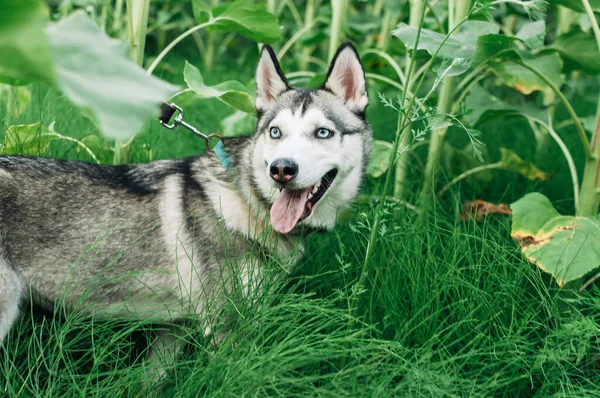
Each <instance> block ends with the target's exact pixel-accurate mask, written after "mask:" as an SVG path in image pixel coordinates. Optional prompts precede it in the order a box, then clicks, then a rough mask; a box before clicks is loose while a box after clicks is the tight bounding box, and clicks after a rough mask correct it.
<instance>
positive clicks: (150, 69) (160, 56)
mask: <svg viewBox="0 0 600 398" xmlns="http://www.w3.org/2000/svg"><path fill="white" fill-rule="evenodd" d="M215 20H216V19H213V20H211V21H208V22H205V23H203V24H200V25H196V26H194V27H191V28H189V29H188V30H186V31H185V32H183V33H182V34H180V35H179V36H177V37H176V38H175V40H173V41H172V42H171V43H169V45H168V46H166V47H165V48H164V49H163V50H162V51H161V52H160V54H158V56H157V57H156V58H155V59H154V61H153V62H152V64H151V65H150V66H149V67H148V70H147V71H146V73H147V74H148V75H151V74H152V72H154V69H156V67H157V66H158V64H159V63H160V61H162V60H163V58H164V57H165V56H166V55H167V54H168V53H169V51H171V50H172V49H173V47H175V46H176V45H177V44H178V43H179V42H180V41H182V40H183V39H185V38H186V37H188V36H189V35H191V34H192V33H194V32H196V31H198V30H200V29H204V28H206V27H207V26H210V25H212V24H213V23H214V21H215Z"/></svg>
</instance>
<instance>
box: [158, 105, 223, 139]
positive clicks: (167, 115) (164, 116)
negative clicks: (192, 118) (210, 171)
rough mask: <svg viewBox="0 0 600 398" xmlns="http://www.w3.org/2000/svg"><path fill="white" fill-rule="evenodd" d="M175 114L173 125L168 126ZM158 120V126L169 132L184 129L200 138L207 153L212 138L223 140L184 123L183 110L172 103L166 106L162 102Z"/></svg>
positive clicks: (218, 136) (216, 135)
mask: <svg viewBox="0 0 600 398" xmlns="http://www.w3.org/2000/svg"><path fill="white" fill-rule="evenodd" d="M175 114H177V116H175V119H174V120H173V123H171V124H169V121H170V120H171V118H172V117H173V115H175ZM158 120H159V121H160V124H161V125H162V126H163V127H165V128H168V129H169V130H173V129H174V128H175V127H177V126H182V127H185V128H186V129H188V130H189V131H191V132H192V133H194V134H195V135H196V136H198V137H200V138H202V139H203V140H204V142H205V143H206V149H208V150H209V151H210V150H211V148H210V145H209V144H210V141H211V140H212V139H213V138H218V139H219V140H222V139H223V137H221V136H220V135H219V134H208V135H206V134H204V133H203V132H201V131H200V130H198V129H197V128H195V127H194V126H192V125H191V124H189V123H187V122H186V121H184V120H183V109H181V107H179V106H177V105H175V104H174V103H170V104H167V103H165V102H163V103H162V104H160V116H159V118H158Z"/></svg>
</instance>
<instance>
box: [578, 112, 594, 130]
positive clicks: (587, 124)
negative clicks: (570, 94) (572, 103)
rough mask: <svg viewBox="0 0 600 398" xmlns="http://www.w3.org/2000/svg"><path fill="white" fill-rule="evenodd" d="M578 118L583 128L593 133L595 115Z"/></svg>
mask: <svg viewBox="0 0 600 398" xmlns="http://www.w3.org/2000/svg"><path fill="white" fill-rule="evenodd" d="M579 120H581V124H583V128H584V129H586V130H587V131H589V132H590V133H593V132H594V131H595V130H596V124H597V121H596V115H590V116H580V117H579Z"/></svg>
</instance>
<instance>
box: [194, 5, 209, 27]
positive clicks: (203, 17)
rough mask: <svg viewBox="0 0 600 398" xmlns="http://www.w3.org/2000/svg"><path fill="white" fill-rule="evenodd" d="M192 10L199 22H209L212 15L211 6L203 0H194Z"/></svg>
mask: <svg viewBox="0 0 600 398" xmlns="http://www.w3.org/2000/svg"><path fill="white" fill-rule="evenodd" d="M192 12H193V13H194V18H195V19H196V21H197V22H198V23H199V24H202V23H205V22H208V21H209V20H210V18H211V17H212V10H211V9H210V6H209V5H208V4H206V2H204V1H203V0H192Z"/></svg>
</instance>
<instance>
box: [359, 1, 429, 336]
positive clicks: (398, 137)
mask: <svg viewBox="0 0 600 398" xmlns="http://www.w3.org/2000/svg"><path fill="white" fill-rule="evenodd" d="M421 10H422V12H421V15H420V18H419V24H418V29H417V37H416V40H415V46H414V49H413V56H412V57H411V58H410V64H409V66H408V74H407V75H406V80H407V81H410V79H411V76H410V75H411V72H412V70H413V69H414V68H413V66H414V63H415V58H416V53H417V48H418V47H419V41H420V39H421V30H422V27H423V20H424V19H425V10H426V7H425V5H424V4H423V5H422V7H421ZM406 98H407V97H406V91H405V92H403V93H402V100H401V102H402V103H404V102H405V101H406ZM414 101H415V98H414V97H413V98H412V100H411V103H410V106H409V109H410V108H412V105H413V103H414ZM409 126H410V123H409V116H408V115H404V114H402V113H400V114H399V115H398V124H397V128H396V133H395V135H394V144H393V148H392V151H391V153H390V162H389V164H390V167H389V169H388V171H387V173H386V176H385V183H384V185H383V192H382V193H381V200H380V202H379V205H378V206H377V209H376V210H375V218H374V220H373V225H372V227H371V231H370V234H369V241H368V243H367V252H366V253H365V260H364V262H363V267H362V270H361V273H360V277H359V279H358V282H356V287H357V289H356V290H355V291H356V292H357V293H356V295H353V296H352V304H351V306H350V308H351V313H350V315H351V316H350V318H349V320H348V328H350V327H351V325H352V324H353V322H352V315H353V314H354V311H356V310H357V302H358V299H359V298H360V297H359V295H360V292H362V291H363V289H364V285H365V280H366V278H367V274H368V270H369V265H370V262H371V257H372V256H373V250H374V248H375V244H376V243H377V235H378V234H379V224H380V223H381V216H382V214H383V205H384V203H385V199H386V195H387V192H388V190H389V186H390V182H391V180H392V178H391V176H392V169H393V167H394V164H395V162H396V161H397V158H398V156H397V154H398V148H399V146H400V142H401V141H403V136H405V135H407V134H406V131H407V128H408V127H409Z"/></svg>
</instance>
